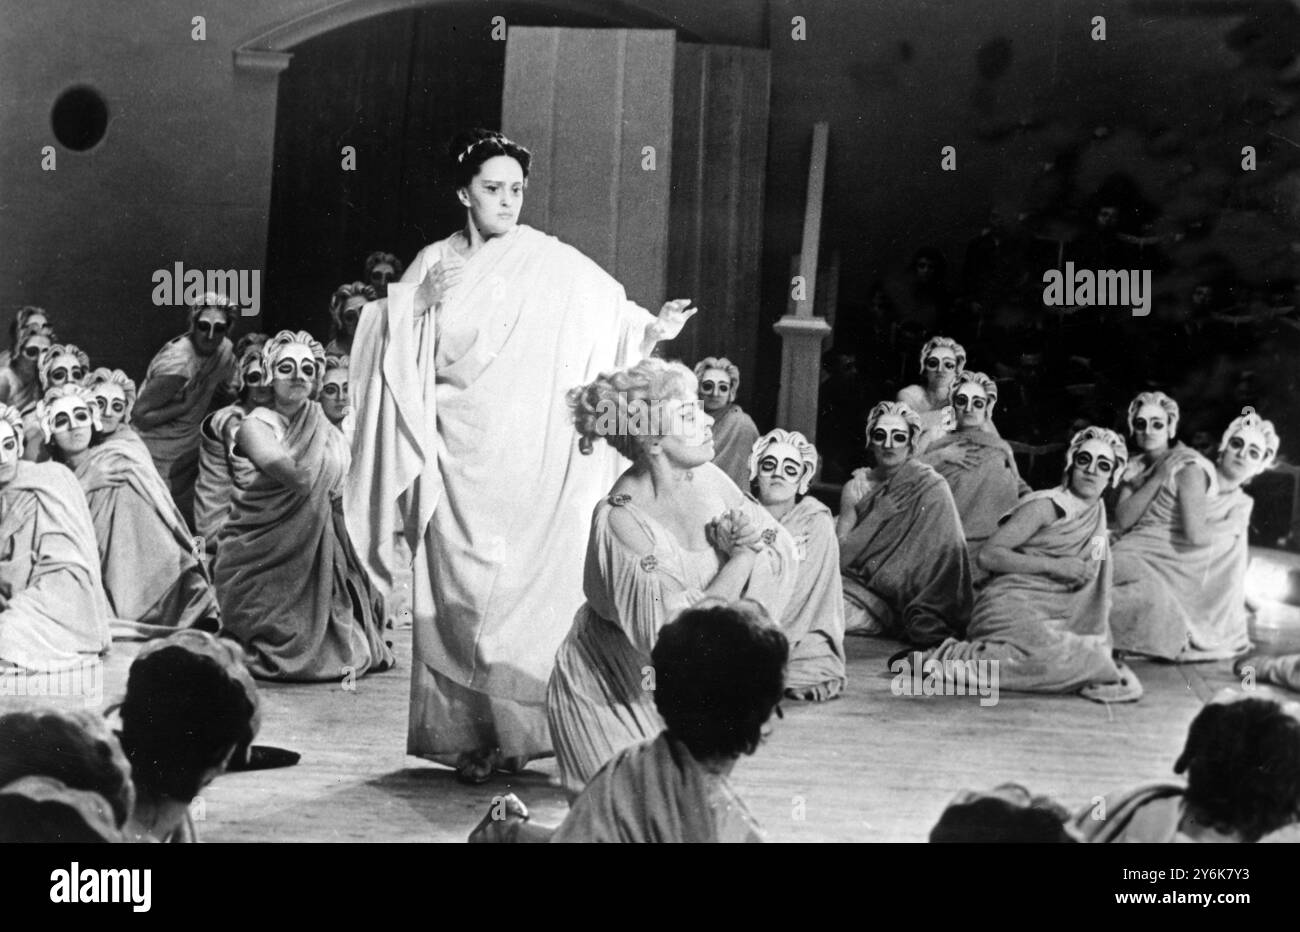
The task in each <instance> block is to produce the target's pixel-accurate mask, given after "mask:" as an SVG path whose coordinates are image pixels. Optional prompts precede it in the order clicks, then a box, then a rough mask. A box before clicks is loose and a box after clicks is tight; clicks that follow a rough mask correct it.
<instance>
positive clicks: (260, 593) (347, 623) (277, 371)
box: [214, 330, 393, 681]
mask: <svg viewBox="0 0 1300 932" xmlns="http://www.w3.org/2000/svg"><path fill="white" fill-rule="evenodd" d="M262 364H263V368H264V370H265V371H266V372H268V373H270V377H271V389H272V400H271V404H270V405H267V406H266V407H258V408H254V409H253V410H252V411H250V412H249V413H248V414H247V415H246V416H245V417H244V419H243V422H242V423H241V424H240V426H239V430H238V431H237V432H236V434H235V446H234V449H233V451H232V456H231V463H232V465H233V469H234V489H233V490H232V492H231V496H230V512H229V515H228V516H227V518H226V522H225V524H224V525H223V526H222V528H221V530H220V532H219V536H218V540H217V557H216V562H215V569H214V575H215V577H216V583H217V594H218V597H219V598H220V600H221V615H222V624H223V626H224V629H225V631H226V632H227V633H228V634H230V635H231V636H233V637H234V638H236V639H237V640H239V641H240V642H241V643H242V644H243V645H244V648H245V650H247V652H248V654H249V669H250V670H251V671H252V672H253V674H254V675H255V676H259V677H263V678H266V679H281V680H302V681H325V680H340V679H343V678H345V677H352V676H360V675H362V674H363V673H366V672H367V671H372V670H385V669H387V668H389V667H390V666H392V664H393V654H392V651H391V649H390V647H389V645H388V644H387V643H385V641H384V639H383V636H382V634H383V625H384V622H385V617H384V603H383V599H382V598H381V597H380V596H379V595H378V594H376V592H375V590H374V589H373V587H372V586H371V585H370V582H369V580H368V579H367V578H366V575H365V573H364V571H363V570H362V568H361V567H360V566H359V565H357V562H356V560H355V554H354V552H353V551H352V549H351V544H350V543H349V542H348V540H347V532H346V530H345V529H344V527H343V522H342V513H341V509H340V504H339V500H340V496H341V493H342V486H343V482H344V479H345V478H346V475H347V469H348V449H347V444H346V442H345V441H344V439H343V435H342V433H341V432H340V431H338V430H337V429H336V428H335V427H334V426H333V425H332V424H330V422H329V420H328V419H327V418H326V417H325V414H324V412H323V411H321V408H320V405H319V404H317V403H316V402H314V401H312V397H313V396H314V395H315V394H316V392H317V390H318V389H319V387H320V379H321V376H322V373H323V370H324V366H325V351H324V349H323V348H322V347H321V345H320V344H319V343H317V342H316V341H315V340H314V339H312V337H311V335H310V334H307V333H305V332H299V333H294V332H292V331H289V330H282V331H280V333H278V334H276V336H275V337H273V338H272V339H271V340H270V342H268V343H267V344H266V345H265V346H263V347H262Z"/></svg>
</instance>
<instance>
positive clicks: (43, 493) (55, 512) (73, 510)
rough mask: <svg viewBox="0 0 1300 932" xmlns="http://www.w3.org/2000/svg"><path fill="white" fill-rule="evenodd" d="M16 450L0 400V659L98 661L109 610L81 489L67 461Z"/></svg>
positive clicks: (2, 662) (18, 436)
mask: <svg viewBox="0 0 1300 932" xmlns="http://www.w3.org/2000/svg"><path fill="white" fill-rule="evenodd" d="M22 452H23V430H22V419H21V418H20V417H19V415H18V412H17V411H15V410H14V409H13V408H11V407H10V406H8V405H0V667H6V666H7V667H18V668H21V669H27V670H34V671H49V670H59V669H65V668H72V667H76V666H80V665H83V664H86V663H94V662H97V660H98V657H99V655H100V654H102V653H104V652H105V651H107V650H108V647H109V644H110V634H109V610H108V601H107V599H106V598H105V597H104V587H103V583H102V581H101V579H100V573H99V550H98V548H97V547H96V544H95V529H94V525H93V524H92V522H91V518H90V512H89V510H88V509H87V507H86V496H85V495H84V494H83V493H82V491H81V486H80V485H78V484H77V480H76V478H75V477H74V476H73V475H72V473H71V472H69V471H68V470H67V468H65V467H64V466H62V465H60V464H58V463H30V462H26V461H24V460H23V459H22Z"/></svg>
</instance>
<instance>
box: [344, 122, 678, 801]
mask: <svg viewBox="0 0 1300 932" xmlns="http://www.w3.org/2000/svg"><path fill="white" fill-rule="evenodd" d="M530 161H531V156H530V155H529V153H528V150H527V149H525V148H524V147H523V146H520V145H519V144H518V143H515V142H513V141H512V140H510V139H507V138H506V137H505V136H503V135H501V134H500V133H496V132H492V131H489V130H482V129H479V130H474V131H472V132H470V133H466V134H463V135H461V136H459V137H458V138H457V139H456V140H453V143H452V146H451V149H450V152H449V159H448V166H447V167H448V172H449V176H450V178H451V180H452V182H453V183H454V185H455V188H456V198H457V199H458V201H459V203H460V204H461V206H462V208H463V209H464V211H465V213H464V226H463V227H462V228H461V229H460V230H459V231H457V232H455V233H453V234H452V235H451V236H449V237H447V238H446V239H443V240H440V241H439V242H436V243H433V244H432V245H430V246H427V247H425V248H424V249H423V250H421V251H420V253H419V254H418V255H417V256H416V257H415V260H414V261H413V262H412V263H411V266H410V268H408V269H407V270H406V274H405V275H404V276H403V278H402V281H401V282H393V283H392V284H391V285H389V288H388V298H387V301H386V303H383V302H381V303H378V304H376V305H375V306H374V307H372V308H369V309H368V310H366V311H365V312H364V313H363V314H362V315H361V322H360V324H359V325H358V329H357V335H356V337H355V339H354V340H353V344H352V353H351V372H352V376H351V384H350V389H351V398H352V410H353V412H354V416H355V418H356V433H355V440H354V442H353V457H352V474H351V476H350V477H349V481H348V484H347V488H346V492H345V495H346V501H347V515H348V527H349V529H350V530H351V531H352V535H353V540H354V541H355V542H356V545H357V550H358V551H359V552H360V553H361V555H362V556H363V557H364V558H365V560H366V562H367V565H368V566H369V567H370V569H371V572H372V574H373V576H374V578H375V579H376V580H378V581H379V582H380V584H381V585H383V586H385V587H388V586H391V585H393V578H394V577H393V573H394V565H395V554H396V552H397V550H398V548H397V547H396V546H395V545H394V544H395V540H396V535H397V534H398V533H401V534H402V537H403V542H404V543H405V545H406V549H407V550H409V552H410V553H411V554H413V555H414V564H413V567H412V570H413V573H414V577H413V579H412V582H411V615H412V624H413V629H414V630H413V651H414V656H415V661H414V663H413V664H412V688H411V716H410V730H409V732H408V737H407V748H408V750H409V751H410V753H411V754H414V755H418V756H421V757H426V758H429V759H432V760H435V761H438V762H440V763H444V764H449V765H452V766H457V767H458V768H460V769H462V771H463V772H464V773H465V775H466V776H467V777H472V778H476V777H477V775H478V774H480V773H481V772H482V770H483V769H484V768H487V769H490V768H491V767H492V766H493V763H492V762H493V761H494V760H503V759H516V760H517V759H519V758H535V757H541V756H544V755H546V754H548V753H550V750H551V739H550V735H549V733H548V731H547V726H546V706H545V699H546V683H547V680H548V679H549V678H550V675H551V667H552V664H553V662H554V658H555V649H556V648H557V647H559V645H560V642H561V641H562V640H564V635H565V632H566V631H567V630H568V629H569V626H570V625H571V624H572V619H573V612H574V609H575V608H576V607H577V604H578V603H580V602H581V598H580V596H579V593H581V590H582V561H583V554H584V552H585V549H586V543H587V533H588V530H589V529H590V517H591V508H592V505H593V504H594V503H595V502H596V501H598V500H599V499H600V497H601V495H603V494H604V493H605V492H606V491H608V489H609V487H610V485H611V484H612V483H613V481H614V480H615V478H617V476H618V474H619V472H620V471H621V470H622V469H623V468H625V466H626V464H624V463H620V461H619V459H618V456H617V454H615V453H614V452H613V451H612V450H598V451H596V453H595V454H593V455H592V456H583V455H582V454H581V453H580V452H579V450H578V445H577V443H576V441H575V438H574V435H573V429H572V426H571V424H572V421H571V420H570V417H569V412H568V410H567V407H566V403H565V393H566V392H567V391H568V390H569V389H570V388H572V387H573V386H574V385H577V384H581V383H583V382H587V381H590V380H591V379H594V378H596V376H597V375H599V374H600V373H602V372H608V371H611V370H613V369H616V368H619V367H622V366H630V365H632V364H633V363H635V362H637V361H638V360H640V359H642V358H644V357H645V356H648V355H650V352H651V351H652V350H653V348H654V346H655V345H656V343H657V342H658V341H660V340H664V339H672V338H673V337H675V336H676V335H677V334H678V332H680V330H681V327H682V325H683V324H684V323H685V321H686V320H687V319H688V318H689V317H690V316H691V315H692V314H694V313H695V311H694V310H693V309H690V308H688V307H687V305H688V304H689V302H686V301H670V302H668V303H667V304H665V305H664V306H663V308H662V309H661V311H660V314H659V317H658V318H656V317H655V316H654V315H652V314H651V313H650V312H648V311H646V310H645V309H643V308H640V307H638V306H637V305H636V304H634V303H633V302H631V301H629V300H628V298H627V294H626V293H625V292H624V290H623V286H622V285H620V284H619V283H618V282H617V281H615V280H614V279H613V278H611V277H610V276H609V275H608V274H607V273H606V272H605V271H603V270H602V269H601V268H600V267H599V266H598V265H596V263H594V262H592V261H591V260H590V259H588V258H587V257H586V256H584V255H582V253H580V252H578V251H577V250H576V249H574V248H573V247H571V246H568V245H565V244H564V243H562V242H560V241H559V240H557V239H555V238H554V237H552V236H548V235H546V234H545V233H543V232H541V231H540V230H535V229H532V228H531V227H528V226H522V225H520V224H519V223H518V222H517V221H518V216H519V210H520V207H521V206H522V204H523V199H524V189H525V186H526V179H527V177H528V170H529V164H530Z"/></svg>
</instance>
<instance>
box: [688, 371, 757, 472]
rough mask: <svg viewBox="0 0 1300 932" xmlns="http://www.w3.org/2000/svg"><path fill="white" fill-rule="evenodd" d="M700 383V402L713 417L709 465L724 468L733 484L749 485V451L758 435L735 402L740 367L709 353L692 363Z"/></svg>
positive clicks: (751, 421) (752, 420)
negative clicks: (711, 455) (711, 462)
mask: <svg viewBox="0 0 1300 932" xmlns="http://www.w3.org/2000/svg"><path fill="white" fill-rule="evenodd" d="M695 378H696V380H697V381H698V382H699V383H700V403H701V404H702V405H703V406H704V412H705V413H706V414H707V415H708V416H709V417H711V418H713V449H714V456H713V465H714V466H717V467H718V468H719V469H721V470H722V471H723V472H725V473H726V474H727V475H728V476H729V477H731V481H732V482H734V483H736V486H737V488H741V489H748V488H749V451H750V450H752V449H753V447H754V441H755V440H757V439H758V428H757V427H755V426H754V419H753V418H751V417H750V416H749V415H748V414H746V413H745V412H744V411H742V410H741V409H740V405H738V404H736V392H737V391H739V390H740V369H739V368H738V367H737V366H736V364H735V363H733V362H732V361H731V360H730V359H725V358H723V359H719V358H717V357H714V356H709V357H708V358H706V359H701V360H700V361H699V362H698V363H696V364H695Z"/></svg>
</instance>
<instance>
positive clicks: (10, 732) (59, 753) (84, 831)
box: [0, 466, 135, 844]
mask: <svg viewBox="0 0 1300 932" xmlns="http://www.w3.org/2000/svg"><path fill="white" fill-rule="evenodd" d="M58 468H59V469H63V467H61V466H60V467H58ZM64 471H65V472H66V470H64ZM134 805H135V790H134V788H133V787H132V785H131V765H130V763H129V762H128V761H127V759H126V756H125V755H124V754H123V753H122V748H121V746H120V745H119V744H118V741H117V738H116V737H115V736H114V735H113V733H112V731H110V730H109V727H108V724H107V723H106V722H105V721H104V719H103V718H101V717H100V716H99V715H97V714H95V713H94V712H90V711H85V710H76V711H67V710H63V709H51V708H46V709H32V710H29V711H21V712H11V713H9V714H8V715H0V844H7V843H22V842H64V843H67V842H120V841H123V840H124V839H123V836H122V832H121V830H122V828H123V826H124V825H125V824H126V822H127V820H128V819H129V818H130V816H131V812H132V810H133V808H134Z"/></svg>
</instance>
